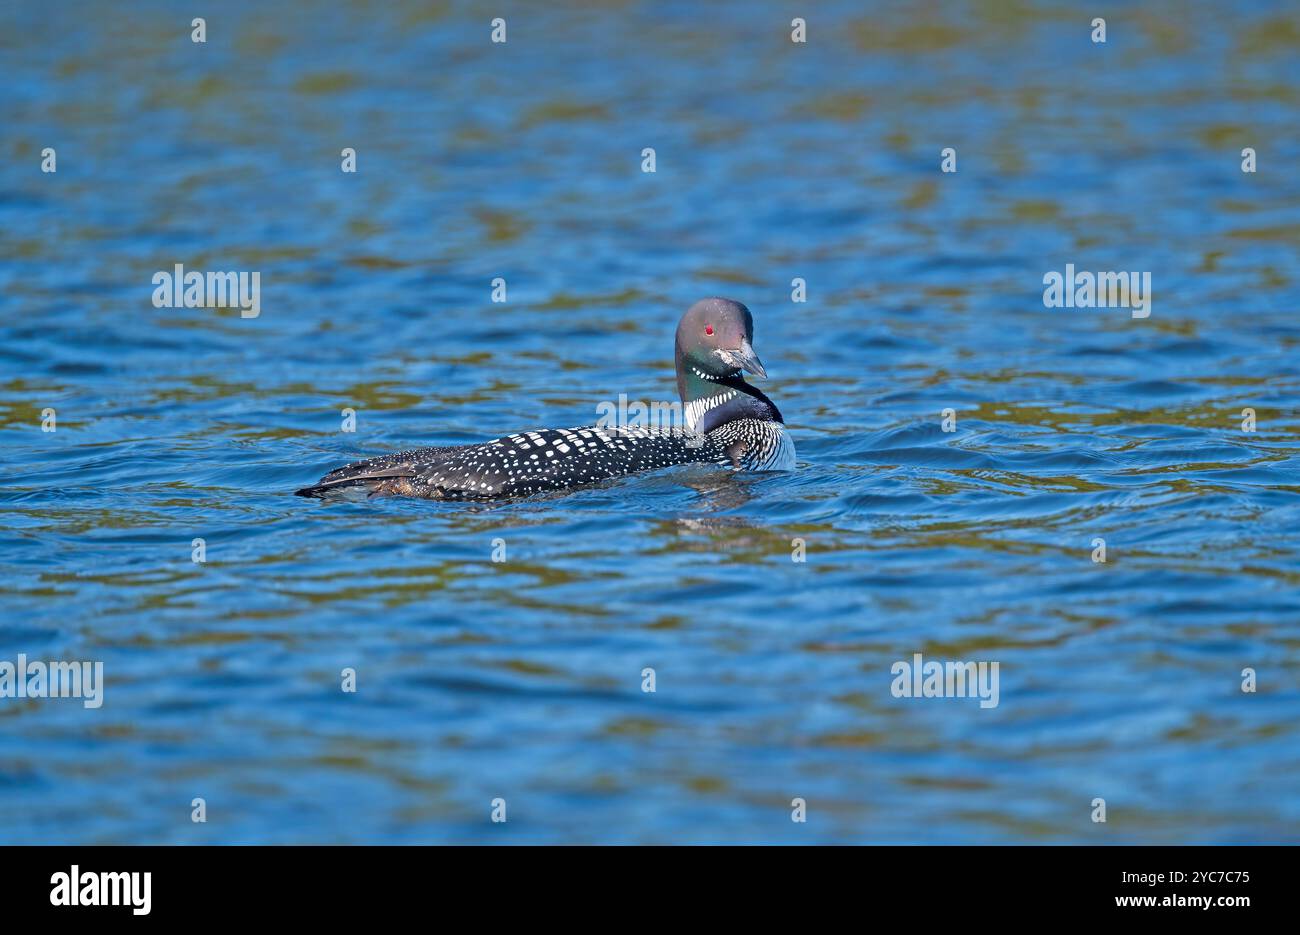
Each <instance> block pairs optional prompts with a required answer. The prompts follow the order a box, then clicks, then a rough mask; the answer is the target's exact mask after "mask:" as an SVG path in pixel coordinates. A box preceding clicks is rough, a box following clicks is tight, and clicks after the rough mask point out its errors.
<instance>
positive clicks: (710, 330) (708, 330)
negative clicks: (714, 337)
mask: <svg viewBox="0 0 1300 935" xmlns="http://www.w3.org/2000/svg"><path fill="white" fill-rule="evenodd" d="M704 333H705V334H713V326H712V325H705V326H704Z"/></svg>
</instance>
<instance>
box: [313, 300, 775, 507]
mask: <svg viewBox="0 0 1300 935" xmlns="http://www.w3.org/2000/svg"><path fill="white" fill-rule="evenodd" d="M753 340H754V317H753V316H752V315H751V314H750V312H749V309H747V308H746V307H745V306H744V305H741V304H740V303H739V302H733V301H731V300H730V299H720V298H712V299H703V300H701V301H699V302H696V303H695V304H694V305H692V306H691V307H690V308H689V309H688V310H687V312H686V314H685V315H683V316H682V320H681V321H680V322H679V323H678V325H677V341H676V354H675V357H676V362H677V392H678V394H679V395H680V396H681V398H682V415H683V421H684V422H685V423H686V426H685V429H684V430H683V429H681V428H650V427H617V428H614V427H611V428H604V427H601V426H587V427H583V428H573V429H540V430H538V431H532V432H519V433H518V434H515V435H507V436H504V437H502V438H497V439H493V440H492V441H489V442H483V443H482V444H478V445H458V446H454V447H448V448H416V449H414V450H411V451H402V452H399V453H397V454H390V455H383V456H382V457H378V458H370V459H368V460H365V461H357V462H355V463H353V464H349V465H347V466H346V467H341V468H339V469H338V470H335V471H331V472H330V473H328V474H326V475H325V476H324V477H322V478H321V479H320V480H319V481H318V482H317V483H315V484H313V485H312V486H310V487H304V488H303V489H302V490H299V491H297V494H298V495H299V496H302V497H321V498H329V499H335V498H337V499H363V498H366V497H375V496H400V497H424V498H427V499H430V500H500V499H505V498H508V497H523V496H528V495H529V494H534V493H537V492H539V491H543V490H561V489H566V488H570V487H578V486H581V485H584V484H590V483H594V482H595V481H599V480H603V479H605V478H609V477H621V476H624V475H627V474H636V473H639V472H641V471H651V470H655V469H657V468H664V467H669V466H671V465H678V464H699V463H705V464H708V463H713V464H720V465H730V466H731V467H732V468H735V469H736V470H746V471H788V470H792V469H793V468H794V466H795V460H794V443H793V442H792V441H791V440H790V437H789V435H788V434H787V433H786V431H785V424H784V422H785V420H784V419H782V418H781V413H780V411H779V410H778V409H777V408H776V405H775V404H774V403H773V402H772V401H771V400H770V399H768V398H767V397H766V396H764V395H763V394H762V393H761V392H759V391H758V390H757V389H755V388H754V387H752V386H750V385H749V384H748V383H746V382H745V378H744V376H743V374H742V373H741V371H742V370H748V371H749V372H750V373H753V374H756V375H758V376H760V377H766V376H767V372H766V371H765V370H764V369H763V364H762V362H761V361H760V360H759V359H758V357H757V356H756V355H755V354H754V349H753V347H752V346H751V345H752V342H753Z"/></svg>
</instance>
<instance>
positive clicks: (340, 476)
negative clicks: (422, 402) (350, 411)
mask: <svg viewBox="0 0 1300 935" xmlns="http://www.w3.org/2000/svg"><path fill="white" fill-rule="evenodd" d="M448 450H449V449H444V448H421V449H419V450H417V451H405V452H401V453H399V454H393V455H383V456H381V457H378V458H367V459H366V460H365V461H354V462H353V463H352V464H347V465H344V466H343V467H341V468H338V469H336V470H333V471H330V472H329V473H328V474H326V475H325V476H324V477H322V478H321V479H320V480H318V481H317V482H316V483H314V484H312V485H311V486H309V487H303V488H302V489H301V490H295V491H294V494H296V495H297V496H299V497H316V498H318V499H321V500H365V499H367V498H369V497H375V496H382V495H384V494H387V493H395V492H400V488H401V487H402V485H403V484H405V483H406V482H407V481H408V480H409V479H410V478H412V477H415V476H416V475H417V474H418V473H419V471H420V469H421V467H427V466H428V465H429V464H430V463H433V462H436V461H437V460H438V458H439V457H440V456H443V455H445V452H446V451H448Z"/></svg>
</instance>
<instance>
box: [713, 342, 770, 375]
mask: <svg viewBox="0 0 1300 935" xmlns="http://www.w3.org/2000/svg"><path fill="white" fill-rule="evenodd" d="M713 353H715V354H717V355H718V357H720V358H721V359H722V362H723V363H724V364H726V365H727V366H729V367H738V368H740V369H741V370H748V371H749V372H750V373H752V374H753V375H754V376H756V377H762V378H763V379H764V380H766V379H767V371H766V370H764V369H763V362H762V361H761V360H759V359H758V355H757V354H755V353H754V349H753V348H752V347H750V346H749V342H748V341H741V342H740V347H738V348H737V349H736V350H734V351H729V350H724V349H723V348H718V349H717V350H716V351H714V352H713Z"/></svg>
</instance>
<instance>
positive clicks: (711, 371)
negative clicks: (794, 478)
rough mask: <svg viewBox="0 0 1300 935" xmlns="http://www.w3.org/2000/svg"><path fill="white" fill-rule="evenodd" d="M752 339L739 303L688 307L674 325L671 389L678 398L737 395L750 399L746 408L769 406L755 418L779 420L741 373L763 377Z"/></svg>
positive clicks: (703, 303)
mask: <svg viewBox="0 0 1300 935" xmlns="http://www.w3.org/2000/svg"><path fill="white" fill-rule="evenodd" d="M753 341H754V316H753V315H751V314H750V313H749V309H747V308H745V306H743V305H741V304H740V303H739V302H733V301H732V300H731V299H720V298H712V299H701V300H700V301H699V302H696V303H695V304H694V305H692V306H691V307H690V308H688V309H687V310H686V314H685V315H683V316H682V320H681V321H680V322H678V324H677V344H676V351H677V353H676V358H677V391H678V393H679V394H680V395H681V398H682V402H683V403H690V402H692V401H694V400H710V399H714V398H719V397H724V396H732V397H734V396H735V395H736V394H737V393H740V394H744V395H745V396H748V397H750V399H751V403H750V408H751V409H752V408H754V405H755V404H757V403H761V404H763V407H764V408H766V409H770V415H760V416H758V417H759V418H764V417H766V418H773V419H775V420H776V421H778V422H779V421H782V420H781V414H780V413H779V412H778V411H777V409H776V406H775V405H773V404H772V401H771V400H769V399H768V398H767V397H766V396H764V395H763V394H762V393H760V392H759V391H758V390H756V389H755V388H754V387H752V386H750V385H749V384H748V383H746V382H745V377H744V375H743V374H742V372H741V371H744V370H748V371H749V372H750V373H752V374H755V375H756V376H760V377H766V376H767V371H766V370H764V369H763V362H762V361H760V360H759V359H758V355H757V354H755V353H754V347H753ZM729 390H731V391H735V392H731V393H729V392H728V391H729ZM731 408H734V407H731ZM751 417H753V416H752V415H751Z"/></svg>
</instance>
